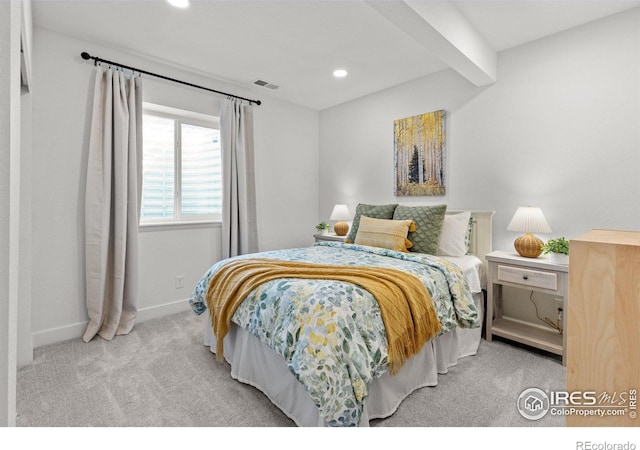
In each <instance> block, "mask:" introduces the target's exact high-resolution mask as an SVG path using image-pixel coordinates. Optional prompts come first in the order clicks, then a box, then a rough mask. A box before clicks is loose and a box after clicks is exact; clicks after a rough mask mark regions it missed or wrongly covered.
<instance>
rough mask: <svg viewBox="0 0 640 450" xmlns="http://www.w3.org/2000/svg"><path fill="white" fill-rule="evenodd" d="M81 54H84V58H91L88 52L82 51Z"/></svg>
mask: <svg viewBox="0 0 640 450" xmlns="http://www.w3.org/2000/svg"><path fill="white" fill-rule="evenodd" d="M80 56H82V59H91V55H90V54H88V53H87V52H82V53H80Z"/></svg>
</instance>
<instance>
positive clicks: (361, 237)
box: [355, 216, 415, 252]
mask: <svg viewBox="0 0 640 450" xmlns="http://www.w3.org/2000/svg"><path fill="white" fill-rule="evenodd" d="M409 231H415V225H414V223H413V220H387V219H373V218H371V217H367V216H360V225H359V226H358V233H357V234H356V240H355V244H358V245H368V246H370V247H381V248H388V249H389V250H396V251H399V252H406V251H407V249H408V248H411V246H412V245H413V244H412V243H411V241H410V240H409V239H407V234H409Z"/></svg>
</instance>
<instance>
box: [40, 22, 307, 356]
mask: <svg viewBox="0 0 640 450" xmlns="http://www.w3.org/2000/svg"><path fill="white" fill-rule="evenodd" d="M82 51H87V52H89V53H91V54H92V55H96V56H99V57H101V58H104V59H109V60H113V61H117V62H121V63H123V64H127V65H131V66H134V67H140V68H142V69H145V70H148V71H151V72H157V73H160V74H163V75H167V76H169V77H173V78H177V79H182V80H185V81H189V82H191V83H195V84H199V85H202V86H207V87H210V88H213V89H217V90H222V91H225V92H232V93H237V94H238V95H242V96H247V97H251V98H259V99H261V100H262V101H263V104H262V106H256V107H254V118H255V142H256V164H257V167H256V171H257V175H256V177H257V180H256V186H257V191H258V192H257V195H258V205H259V206H258V208H259V210H258V220H259V238H260V249H261V250H262V249H268V248H275V247H287V246H298V245H302V244H304V245H308V244H309V243H310V241H311V238H310V236H311V234H312V232H313V225H315V223H316V222H317V218H318V212H317V205H318V187H317V186H318V182H317V177H318V175H317V171H314V170H310V168H309V165H310V164H309V161H311V164H313V162H314V161H317V160H318V113H317V112H314V111H311V110H307V109H304V108H300V107H297V106H294V105H291V104H288V103H284V102H280V101H276V100H273V99H270V98H268V97H266V96H265V95H263V94H262V92H260V91H258V92H250V91H243V90H242V89H240V88H239V87H237V86H229V85H225V84H223V83H221V82H218V81H216V80H213V79H211V78H206V77H203V76H201V75H198V74H193V73H187V72H184V71H181V70H179V69H176V68H174V67H168V66H165V65H162V64H160V63H157V62H154V61H149V60H145V59H144V58H141V57H139V56H133V55H130V54H127V53H124V52H121V51H118V50H115V49H109V48H104V47H100V46H98V45H94V44H91V43H87V42H83V41H80V40H77V39H74V38H70V37H67V36H63V35H61V34H57V33H53V32H50V31H47V30H44V29H41V28H36V29H35V31H34V65H33V73H34V80H35V83H34V85H35V88H34V94H33V129H34V134H33V155H32V162H33V166H32V176H33V180H34V184H33V205H32V209H33V220H32V227H33V239H32V247H33V253H34V256H33V261H32V267H33V274H34V275H33V286H32V298H33V324H32V330H33V333H34V345H35V346H36V347H37V346H39V345H43V344H46V343H50V342H55V341H59V340H63V339H68V338H73V337H77V336H81V335H82V333H83V331H84V327H85V325H86V321H87V312H86V307H85V303H84V289H85V282H84V268H83V267H84V228H83V227H84V185H85V182H86V169H85V167H86V162H87V155H86V148H87V143H88V139H89V136H88V128H89V127H88V125H89V122H90V100H91V94H92V92H93V65H92V64H91V63H89V62H86V61H84V60H82V59H81V58H80V53H81V52H82ZM143 80H144V81H143V99H144V101H147V102H151V103H158V104H162V105H165V106H171V107H175V108H182V109H188V110H192V111H196V112H200V113H205V114H213V115H217V114H218V111H219V97H217V96H216V95H215V94H209V93H206V92H204V91H201V90H198V89H194V88H189V87H185V86H182V85H178V84H174V83H169V82H165V81H162V80H158V79H156V78H153V77H148V76H145V77H143ZM292 192H293V194H292ZM292 202H293V204H292ZM219 258H220V228H219V227H218V226H210V227H205V228H196V229H194V228H176V229H171V230H166V229H165V230H161V231H149V230H144V231H141V233H140V271H141V292H140V299H139V321H142V320H145V319H148V318H152V317H157V316H160V315H164V314H168V313H171V312H176V311H180V310H184V309H187V308H188V305H187V299H188V297H189V295H190V294H191V289H192V287H193V286H194V285H195V283H196V282H197V280H198V279H199V278H200V276H202V274H203V273H204V272H205V271H206V269H207V268H208V267H209V266H210V265H211V264H213V263H214V262H215V261H217V260H219ZM177 275H182V276H184V285H185V287H184V288H182V289H176V288H175V287H174V286H175V285H174V280H175V276H177Z"/></svg>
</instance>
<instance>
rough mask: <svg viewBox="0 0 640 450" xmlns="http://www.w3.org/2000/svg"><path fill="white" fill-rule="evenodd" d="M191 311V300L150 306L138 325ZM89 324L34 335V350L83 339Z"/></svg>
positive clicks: (141, 310)
mask: <svg viewBox="0 0 640 450" xmlns="http://www.w3.org/2000/svg"><path fill="white" fill-rule="evenodd" d="M190 309H191V306H190V305H189V299H186V298H185V299H182V300H176V301H173V302H169V303H164V304H162V305H155V306H149V307H147V308H142V309H139V310H138V316H137V318H136V323H142V322H146V321H147V320H152V319H158V318H160V317H164V316H169V315H171V314H177V313H180V312H183V311H189V310H190ZM88 323H89V321H85V322H79V323H74V324H70V325H65V326H62V327H57V328H49V329H48V330H43V331H38V332H37V333H33V335H32V336H33V348H38V347H42V346H43V345H49V344H55V343H57V342H63V341H68V340H69V339H76V338H81V337H82V335H83V334H84V331H85V329H86V328H87V324H88Z"/></svg>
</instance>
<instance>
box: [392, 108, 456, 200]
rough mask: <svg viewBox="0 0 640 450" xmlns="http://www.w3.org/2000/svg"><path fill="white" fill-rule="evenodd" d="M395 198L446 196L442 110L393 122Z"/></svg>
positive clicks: (443, 116)
mask: <svg viewBox="0 0 640 450" xmlns="http://www.w3.org/2000/svg"><path fill="white" fill-rule="evenodd" d="M393 133H394V136H393V146H394V155H393V158H394V161H395V195H396V196H398V197H404V196H416V195H444V194H445V153H446V147H445V136H446V135H445V111H443V110H440V111H434V112H430V113H426V114H421V115H419V116H413V117H407V118H406V119H399V120H396V121H394V122H393Z"/></svg>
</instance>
